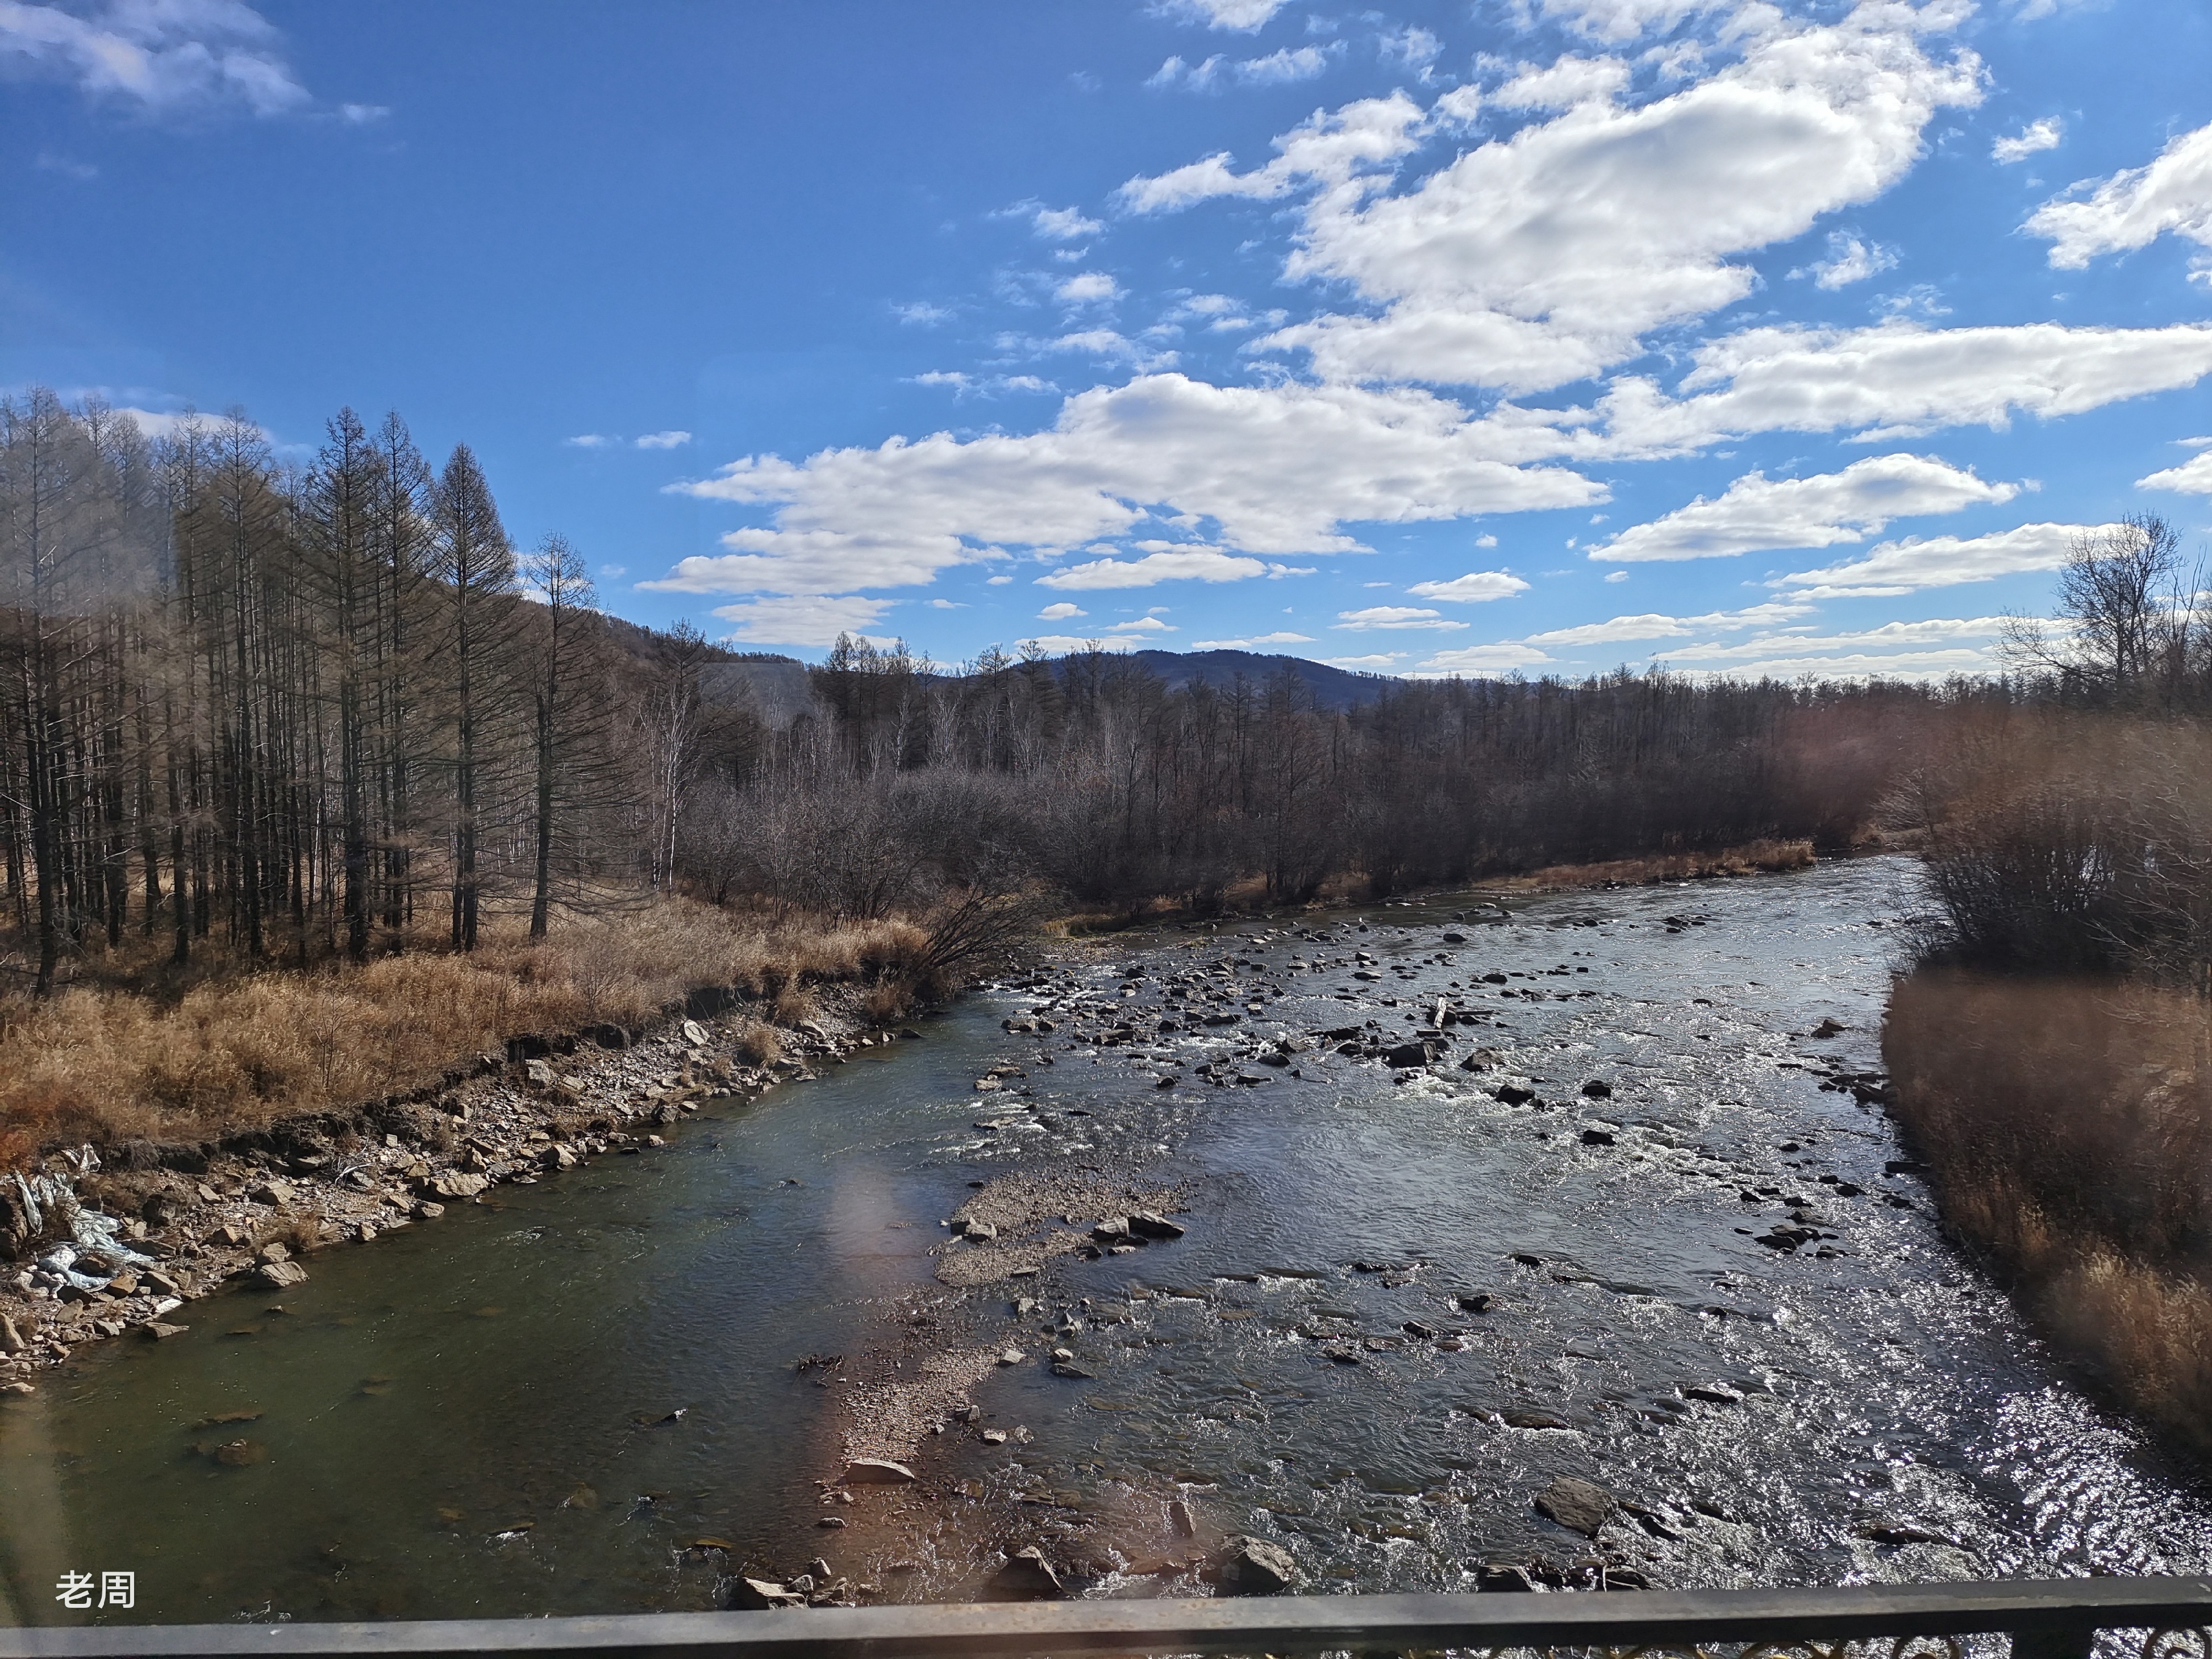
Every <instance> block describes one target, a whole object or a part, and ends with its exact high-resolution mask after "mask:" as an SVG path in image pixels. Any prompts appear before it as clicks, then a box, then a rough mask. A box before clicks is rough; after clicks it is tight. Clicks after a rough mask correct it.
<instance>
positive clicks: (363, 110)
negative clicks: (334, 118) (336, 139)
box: [338, 104, 392, 127]
mask: <svg viewBox="0 0 2212 1659" xmlns="http://www.w3.org/2000/svg"><path fill="white" fill-rule="evenodd" d="M391 113H392V106H391V105H389V104H340V105H339V106H338V119H339V120H341V121H343V122H344V123H345V124H346V125H348V126H349V127H368V126H374V125H376V123H378V122H379V121H381V120H385V119H386V118H388V117H389V116H390V115H391Z"/></svg>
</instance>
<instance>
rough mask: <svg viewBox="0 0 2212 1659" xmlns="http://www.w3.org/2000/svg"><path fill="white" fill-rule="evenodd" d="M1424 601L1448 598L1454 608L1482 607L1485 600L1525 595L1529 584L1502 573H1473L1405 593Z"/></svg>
mask: <svg viewBox="0 0 2212 1659" xmlns="http://www.w3.org/2000/svg"><path fill="white" fill-rule="evenodd" d="M1406 591H1407V592H1408V593H1412V594H1413V595H1415V596H1416V597H1418V598H1420V599H1445V600H1449V601H1450V602H1451V603H1452V604H1455V605H1480V604H1481V603H1482V602H1483V601H1484V600H1486V599H1511V598H1512V597H1513V596H1514V595H1515V594H1516V593H1525V592H1528V583H1526V582H1524V581H1522V580H1521V579H1520V578H1519V577H1518V576H1510V575H1508V574H1506V573H1505V572H1504V571H1503V570H1470V571H1468V573H1467V574H1465V575H1464V576H1455V577H1453V578H1452V579H1451V580H1449V581H1446V582H1437V581H1428V582H1415V583H1414V584H1413V586H1411V587H1409V588H1407V590H1406Z"/></svg>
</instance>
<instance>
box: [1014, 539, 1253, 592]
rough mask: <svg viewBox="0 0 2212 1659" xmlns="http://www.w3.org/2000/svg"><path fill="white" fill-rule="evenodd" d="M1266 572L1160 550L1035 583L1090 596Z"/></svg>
mask: <svg viewBox="0 0 2212 1659" xmlns="http://www.w3.org/2000/svg"><path fill="white" fill-rule="evenodd" d="M1139 545H1143V544H1139ZM1152 545H1154V546H1156V547H1158V544H1152ZM1268 568H1269V567H1268V565H1267V563H1266V562H1265V561H1263V560H1260V559H1247V558H1240V557H1238V556H1236V555H1234V554H1230V553H1223V552H1220V551H1218V550H1215V549H1213V548H1210V547H1193V548H1167V547H1160V548H1159V549H1158V551H1156V552H1151V553H1147V554H1146V555H1145V556H1143V557H1142V558H1139V559H1092V560H1091V561H1089V562H1087V563H1084V564H1073V565H1068V566H1066V568H1062V569H1059V570H1055V571H1054V572H1053V573H1052V574H1050V575H1047V576H1039V577H1038V578H1037V579H1036V580H1037V585H1038V586H1041V587H1057V588H1061V589H1066V590H1071V591H1074V592H1094V591H1097V590H1098V589H1101V588H1109V587H1157V586H1159V585H1160V583H1162V582H1177V581H1200V582H1241V581H1249V580H1251V579H1252V578H1253V577H1255V576H1264V575H1266V574H1267V572H1268ZM1274 568H1276V569H1277V570H1281V569H1283V568H1284V567H1282V566H1279V565H1278V566H1276V567H1274Z"/></svg>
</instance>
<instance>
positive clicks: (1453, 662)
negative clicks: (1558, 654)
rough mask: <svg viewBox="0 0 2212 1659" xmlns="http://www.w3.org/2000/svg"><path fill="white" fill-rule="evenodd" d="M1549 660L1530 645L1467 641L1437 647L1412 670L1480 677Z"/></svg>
mask: <svg viewBox="0 0 2212 1659" xmlns="http://www.w3.org/2000/svg"><path fill="white" fill-rule="evenodd" d="M1551 660H1552V659H1551V658H1549V657H1547V656H1546V655H1545V654H1544V653H1542V652H1541V651H1539V650H1537V649H1536V647H1534V646H1533V645H1467V646H1461V647H1458V648H1457V649H1455V650H1451V651H1439V652H1437V653H1436V655H1434V656H1432V657H1431V658H1430V659H1428V660H1427V661H1426V662H1424V663H1422V664H1421V665H1419V668H1417V669H1415V670H1414V672H1415V673H1416V674H1419V675H1422V676H1427V677H1433V676H1440V675H1445V674H1471V675H1474V676H1475V677H1477V678H1480V677H1481V676H1483V675H1486V674H1510V673H1512V672H1514V671H1516V670H1518V669H1522V668H1533V667H1534V666H1535V665H1537V664H1538V663H1544V662H1549V661H1551Z"/></svg>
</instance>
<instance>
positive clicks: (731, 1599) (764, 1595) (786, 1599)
mask: <svg viewBox="0 0 2212 1659" xmlns="http://www.w3.org/2000/svg"><path fill="white" fill-rule="evenodd" d="M715 1599H716V1600H717V1601H720V1602H721V1604H722V1605H723V1606H724V1607H734V1608H736V1609H738V1611H740V1612H744V1613H764V1612H766V1611H767V1610H768V1609H769V1608H770V1607H805V1605H806V1598H805V1596H804V1595H799V1593H798V1592H797V1591H795V1590H788V1589H785V1588H784V1587H783V1586H782V1585H781V1584H780V1583H776V1582H775V1580H773V1579H769V1578H730V1579H726V1580H724V1581H723V1582H722V1583H720V1585H718V1586H716V1595H715Z"/></svg>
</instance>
